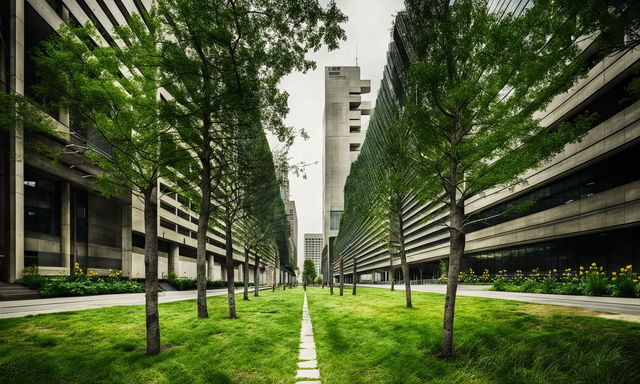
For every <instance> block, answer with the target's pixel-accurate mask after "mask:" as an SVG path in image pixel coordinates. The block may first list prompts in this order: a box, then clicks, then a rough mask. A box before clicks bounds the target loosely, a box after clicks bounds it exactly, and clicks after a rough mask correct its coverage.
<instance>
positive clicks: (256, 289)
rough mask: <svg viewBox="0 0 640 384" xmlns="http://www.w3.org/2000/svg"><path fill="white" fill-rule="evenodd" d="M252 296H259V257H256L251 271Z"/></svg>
mask: <svg viewBox="0 0 640 384" xmlns="http://www.w3.org/2000/svg"><path fill="white" fill-rule="evenodd" d="M253 287H254V288H253V296H255V297H258V296H260V256H258V255H256V262H255V266H254V269H253Z"/></svg>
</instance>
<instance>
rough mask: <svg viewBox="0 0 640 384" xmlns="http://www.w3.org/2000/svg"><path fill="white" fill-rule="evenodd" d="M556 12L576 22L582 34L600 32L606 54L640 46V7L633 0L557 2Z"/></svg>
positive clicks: (601, 43) (601, 46)
mask: <svg viewBox="0 0 640 384" xmlns="http://www.w3.org/2000/svg"><path fill="white" fill-rule="evenodd" d="M553 5H555V6H556V7H558V9H557V12H558V13H561V14H562V17H564V18H567V19H574V18H575V19H577V21H578V23H579V28H580V29H579V32H580V33H581V34H582V35H589V34H593V33H600V48H601V49H602V50H603V52H602V53H603V54H604V55H606V54H609V53H612V52H619V51H625V50H632V49H636V48H637V47H638V46H640V7H638V4H637V2H636V1H634V0H585V1H580V2H576V1H571V0H558V1H557V2H556V3H555V4H553Z"/></svg>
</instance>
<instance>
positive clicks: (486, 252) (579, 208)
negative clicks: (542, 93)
mask: <svg viewBox="0 0 640 384" xmlns="http://www.w3.org/2000/svg"><path fill="white" fill-rule="evenodd" d="M527 3H528V2H527V1H507V2H501V1H490V2H489V7H491V9H494V10H498V9H502V7H506V8H507V9H509V10H510V11H513V12H515V13H516V14H517V13H518V12H521V11H522V10H523V9H525V7H526V6H527ZM405 33H406V30H405V27H404V24H403V15H402V13H400V14H399V15H398V17H397V18H396V22H395V24H394V27H393V30H392V40H393V41H392V42H391V43H390V46H389V52H388V62H387V65H386V67H385V70H384V77H383V80H382V83H381V87H380V93H379V95H378V100H377V102H376V111H375V113H374V116H373V117H372V121H371V124H374V120H375V119H376V116H375V115H376V114H378V112H382V111H383V109H385V108H397V107H396V106H397V105H402V101H403V100H404V91H403V86H402V77H403V71H404V70H405V69H406V68H407V67H408V66H409V65H410V63H411V56H412V54H411V47H409V46H408V45H407V42H406V39H405V38H404V36H405ZM579 47H580V48H581V49H582V55H583V56H584V58H585V61H586V62H587V63H590V70H589V72H588V75H587V76H586V77H585V78H583V79H581V80H580V81H578V83H577V84H576V85H574V86H573V87H572V88H571V89H570V90H569V91H568V92H566V93H564V94H562V95H559V96H557V97H556V98H555V99H554V101H553V102H552V103H551V104H550V105H549V106H548V107H547V108H546V109H545V110H543V111H539V112H537V113H536V117H537V118H540V119H541V122H542V124H544V125H545V126H548V127H553V126H556V125H557V124H559V123H561V122H563V121H567V120H569V119H571V118H573V117H574V116H577V115H578V114H580V113H582V112H587V111H588V112H596V113H597V115H598V118H597V120H596V121H594V122H593V125H592V128H591V130H590V132H589V133H588V134H587V135H586V136H585V137H584V139H583V140H582V141H581V142H579V143H575V144H570V145H567V146H566V147H565V149H564V151H563V152H562V153H560V154H559V155H557V156H556V157H555V158H554V160H553V161H551V162H550V163H548V164H544V165H542V166H540V167H539V168H538V169H535V170H533V171H531V172H528V173H527V174H526V175H524V176H525V178H526V181H527V182H526V183H524V184H520V185H518V186H517V187H516V188H515V189H509V188H495V189H494V190H491V191H489V193H487V194H486V195H482V196H481V195H477V196H473V197H471V198H469V199H468V200H467V201H466V202H465V210H466V213H467V214H474V215H476V217H477V218H484V219H485V220H484V221H480V222H478V223H476V224H475V225H474V226H473V228H470V229H469V231H468V234H467V236H466V254H465V256H464V257H463V260H462V266H461V270H462V271H468V269H469V268H473V270H475V271H477V272H480V273H482V271H483V270H484V269H488V270H489V271H490V272H491V273H495V272H496V271H498V270H504V269H506V270H507V271H509V272H511V273H513V272H514V271H515V270H518V269H520V270H523V271H526V272H528V271H531V270H532V269H534V268H539V269H540V270H541V271H547V270H550V269H554V268H555V269H557V270H563V269H565V268H573V269H574V270H575V269H576V268H577V267H579V266H580V265H585V266H586V265H589V264H591V263H592V262H596V263H597V264H598V265H600V266H604V268H606V269H608V270H609V271H612V270H616V268H619V267H621V266H626V265H629V264H632V265H634V266H637V265H640V168H639V167H638V159H640V101H638V97H637V95H635V96H634V95H633V94H629V93H627V92H626V91H625V87H626V85H627V84H629V83H630V81H631V80H633V79H635V78H637V77H638V76H639V74H638V71H637V69H636V68H637V65H638V64H639V63H640V51H639V50H637V49H636V50H632V51H624V52H619V53H617V54H613V55H609V56H604V57H603V55H601V54H600V52H599V50H598V45H597V38H596V37H593V38H589V39H585V40H584V41H582V42H581V43H580V46H579ZM376 124H377V123H376ZM529 199H533V200H534V201H535V204H534V205H533V206H532V207H530V208H528V209H527V210H526V211H522V212H506V209H507V207H508V206H509V205H510V204H514V203H518V202H521V201H524V200H529ZM404 209H405V214H406V217H407V219H406V221H405V226H406V228H407V232H406V247H407V260H408V262H409V264H410V276H407V278H409V279H410V280H412V281H422V280H424V279H432V278H438V277H439V276H440V271H439V266H438V260H441V259H446V258H447V257H448V255H449V233H448V230H447V228H445V227H443V226H442V225H440V222H441V220H446V217H447V216H446V215H447V212H446V207H443V206H442V205H440V204H438V203H431V204H424V203H420V202H418V201H417V200H415V199H414V200H411V201H408V202H407V203H406V204H405V206H404ZM502 213H505V214H502ZM427 216H429V220H428V221H425V217H427ZM341 243H342V239H341ZM344 244H346V245H345V246H344V247H343V251H342V252H343V255H344V257H345V260H347V261H346V262H345V273H347V274H352V262H351V260H352V257H353V256H355V257H356V259H357V262H358V274H359V279H360V281H362V282H367V281H369V282H370V281H388V280H389V272H390V271H391V273H394V274H395V278H396V280H402V279H403V276H402V272H401V270H400V268H399V265H400V262H399V260H398V259H397V258H395V259H393V260H390V255H389V251H388V249H387V246H386V245H385V244H382V243H381V242H380V241H378V240H377V239H376V238H375V236H373V233H372V231H371V230H370V231H369V232H368V233H367V232H366V231H365V232H363V233H359V234H357V235H355V236H353V237H351V238H349V239H345V242H344ZM390 262H391V263H392V265H393V266H394V267H390ZM334 267H335V268H336V270H337V265H336V266H334ZM351 278H352V276H349V279H351Z"/></svg>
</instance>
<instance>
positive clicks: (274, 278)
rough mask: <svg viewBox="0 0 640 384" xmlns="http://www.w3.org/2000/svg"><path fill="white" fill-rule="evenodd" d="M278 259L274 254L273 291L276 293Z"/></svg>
mask: <svg viewBox="0 0 640 384" xmlns="http://www.w3.org/2000/svg"><path fill="white" fill-rule="evenodd" d="M278 257H279V255H277V254H276V260H275V263H274V265H273V291H272V292H275V291H276V286H277V285H278V283H277V281H278Z"/></svg>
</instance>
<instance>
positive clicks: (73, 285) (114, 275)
mask: <svg viewBox="0 0 640 384" xmlns="http://www.w3.org/2000/svg"><path fill="white" fill-rule="evenodd" d="M121 275H122V271H119V270H110V273H109V275H108V276H98V274H97V273H96V272H94V271H91V270H88V271H87V273H86V274H85V273H84V272H83V271H82V269H81V268H80V265H79V264H78V263H76V264H75V265H74V268H73V271H72V272H71V275H69V276H60V277H45V276H41V275H40V274H39V272H38V267H28V268H26V269H25V270H24V272H23V274H22V277H21V278H20V279H18V280H16V282H17V283H18V284H22V285H25V286H27V287H29V288H31V289H34V290H37V291H38V292H39V293H40V294H41V295H42V296H44V297H61V296H86V295H104V294H109V293H139V292H144V284H141V283H139V282H137V281H132V280H128V279H125V278H123V277H122V276H121Z"/></svg>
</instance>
